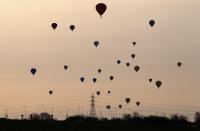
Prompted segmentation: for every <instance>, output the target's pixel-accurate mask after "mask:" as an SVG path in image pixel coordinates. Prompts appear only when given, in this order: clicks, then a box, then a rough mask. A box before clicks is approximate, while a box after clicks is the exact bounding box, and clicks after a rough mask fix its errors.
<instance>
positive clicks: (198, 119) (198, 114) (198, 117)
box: [194, 112, 200, 123]
mask: <svg viewBox="0 0 200 131" xmlns="http://www.w3.org/2000/svg"><path fill="white" fill-rule="evenodd" d="M194 120H195V122H196V123H200V112H196V113H195V116H194Z"/></svg>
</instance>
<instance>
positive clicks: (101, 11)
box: [96, 3, 107, 17]
mask: <svg viewBox="0 0 200 131" xmlns="http://www.w3.org/2000/svg"><path fill="white" fill-rule="evenodd" d="M106 9H107V6H106V5H105V4H104V3H99V4H97V5H96V10H97V12H98V13H99V15H100V16H101V17H102V15H103V14H104V12H105V11H106Z"/></svg>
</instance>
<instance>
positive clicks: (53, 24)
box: [51, 23, 75, 31]
mask: <svg viewBox="0 0 200 131" xmlns="http://www.w3.org/2000/svg"><path fill="white" fill-rule="evenodd" d="M51 27H52V28H53V29H54V30H56V28H57V27H58V24H57V23H52V24H51ZM69 28H70V30H71V31H74V29H75V25H70V26H69Z"/></svg>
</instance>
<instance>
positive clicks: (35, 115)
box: [29, 113, 40, 120]
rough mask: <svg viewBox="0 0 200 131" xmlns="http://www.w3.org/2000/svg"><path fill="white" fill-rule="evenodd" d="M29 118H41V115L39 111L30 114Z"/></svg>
mask: <svg viewBox="0 0 200 131" xmlns="http://www.w3.org/2000/svg"><path fill="white" fill-rule="evenodd" d="M29 120H40V115H39V114H38V113H31V114H30V115H29Z"/></svg>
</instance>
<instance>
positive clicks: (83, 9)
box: [0, 0, 200, 111]
mask: <svg viewBox="0 0 200 131" xmlns="http://www.w3.org/2000/svg"><path fill="white" fill-rule="evenodd" d="M100 2H101V3H105V4H106V5H107V11H106V12H105V14H104V15H103V17H102V19H101V18H100V16H99V15H98V13H97V12H96V10H95V6H96V4H98V3H100ZM199 7H200V1H199V0H192V1H191V0H123V1H122V0H109V1H107V0H84V1H83V0H0V16H1V21H0V36H1V37H0V46H1V47H0V61H1V68H0V88H1V91H0V104H2V105H9V106H15V105H17V106H18V105H30V106H34V105H42V104H44V105H45V104H47V103H51V102H55V103H57V102H58V101H70V100H71V99H80V98H82V97H84V98H87V97H88V101H89V100H90V99H89V96H90V95H91V94H92V92H93V93H94V94H95V95H96V91H97V90H99V91H101V93H102V95H100V96H99V97H102V99H104V96H105V97H109V98H112V99H114V98H117V99H118V100H119V103H122V104H125V103H123V102H124V99H125V98H126V97H130V98H131V100H132V101H137V100H138V101H141V106H140V108H141V109H142V108H144V107H143V105H145V104H146V105H147V103H153V104H165V105H172V106H180V108H181V109H184V107H183V106H192V109H194V110H200V102H199V100H200V95H199V92H200V83H199V82H200V77H199V76H200V69H199V67H200V59H199V56H200V51H199V49H200V44H199V34H200V24H199V23H200V15H199V12H200V8H199ZM150 19H154V20H155V21H156V24H155V26H154V27H153V28H151V27H150V26H149V24H148V22H149V20H150ZM53 22H56V23H57V24H58V27H57V29H56V30H55V31H54V30H53V29H52V28H51V23H53ZM71 24H74V25H75V26H76V29H75V30H74V31H73V32H72V31H71V30H70V29H69V26H70V25H71ZM96 40H97V41H99V42H100V45H99V46H98V48H95V47H94V46H93V42H94V41H96ZM133 41H136V42H137V45H136V46H133V45H132V44H131V43H132V42H133ZM132 53H135V54H136V58H135V60H132V59H131V57H130V55H131V54H132ZM117 59H120V60H121V61H122V64H121V65H117V64H116V60H117ZM178 61H181V62H182V63H183V65H182V67H181V68H180V69H179V68H178V67H177V65H176V63H177V62H178ZM126 62H130V63H131V67H130V68H127V67H126V66H125V63H126ZM64 65H68V66H69V69H68V70H67V71H65V70H64V68H63V66H64ZM134 65H139V66H140V67H141V70H140V71H139V73H136V72H135V71H134V69H133V66H134ZM32 67H35V68H37V73H36V75H35V76H34V77H33V76H32V75H31V73H30V69H31V68H32ZM98 68H101V69H102V74H98V72H97V69H98ZM110 75H113V76H114V77H115V79H114V80H113V81H112V82H110V80H109V76H110ZM81 76H84V77H85V78H86V82H85V83H81V82H80V80H79V79H80V77H81ZM93 77H96V78H97V82H96V84H93V83H92V78H93ZM149 78H152V79H153V82H152V83H149V82H148V79H149ZM156 80H161V81H162V82H163V85H162V87H161V88H160V89H157V88H156V86H155V81H156ZM50 89H52V90H53V91H54V94H53V95H52V96H49V94H48V91H49V90H50ZM107 90H111V95H110V96H108V95H107ZM95 97H97V96H95ZM104 100H105V101H107V100H106V98H105V99H104ZM72 103H73V102H72ZM142 103H144V104H142ZM62 104H63V103H62ZM64 104H66V105H67V104H68V103H67V102H66V103H64ZM88 104H89V103H88ZM131 104H133V105H134V103H131ZM61 106H62V105H61ZM103 107H104V105H103ZM164 111H165V110H164Z"/></svg>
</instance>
